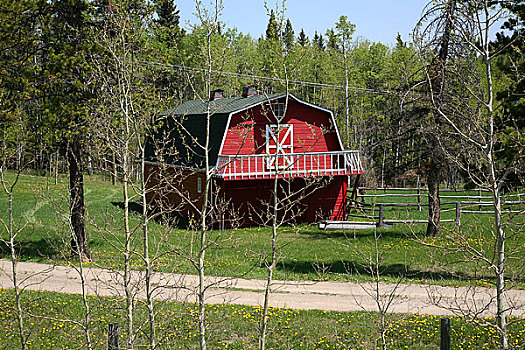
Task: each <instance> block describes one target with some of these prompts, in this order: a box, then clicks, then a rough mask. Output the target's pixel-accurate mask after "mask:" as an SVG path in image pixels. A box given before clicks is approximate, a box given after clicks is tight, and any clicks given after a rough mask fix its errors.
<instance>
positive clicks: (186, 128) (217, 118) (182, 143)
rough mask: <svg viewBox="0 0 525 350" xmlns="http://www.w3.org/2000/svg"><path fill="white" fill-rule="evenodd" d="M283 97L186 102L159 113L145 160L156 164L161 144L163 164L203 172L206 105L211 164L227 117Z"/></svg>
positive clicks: (147, 145) (219, 143) (217, 153)
mask: <svg viewBox="0 0 525 350" xmlns="http://www.w3.org/2000/svg"><path fill="white" fill-rule="evenodd" d="M285 96H286V94H282V93H280V94H272V95H255V96H249V97H230V98H220V99H217V100H214V101H209V102H208V101H201V100H194V101H188V102H185V103H183V104H181V105H180V106H178V107H176V108H172V109H170V110H167V111H165V112H163V113H161V118H160V120H159V123H160V125H159V127H157V131H156V132H155V133H154V134H153V135H151V136H150V137H149V138H148V140H147V142H146V160H148V161H150V162H158V161H160V159H158V156H157V155H158V153H159V152H161V151H162V150H160V149H159V146H158V145H160V144H162V145H163V146H162V147H163V148H164V149H165V150H168V152H166V151H164V153H165V155H164V156H163V159H164V161H166V162H167V163H169V164H172V165H179V166H185V167H189V168H197V169H202V168H203V167H204V159H205V158H204V150H203V148H202V147H201V145H204V143H205V140H206V119H207V115H208V113H207V105H208V104H209V106H210V114H211V115H210V135H209V153H208V159H209V162H210V164H212V165H214V164H215V163H216V162H217V159H218V156H219V150H220V146H221V144H222V139H223V137H224V133H225V130H226V128H227V127H228V125H227V124H228V119H229V115H230V114H231V113H234V112H238V111H242V110H244V109H246V108H250V107H254V106H257V105H259V104H261V103H265V102H269V101H273V100H276V99H279V98H281V97H285Z"/></svg>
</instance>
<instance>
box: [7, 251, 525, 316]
mask: <svg viewBox="0 0 525 350" xmlns="http://www.w3.org/2000/svg"><path fill="white" fill-rule="evenodd" d="M17 274H18V279H19V281H20V283H21V286H22V287H23V289H28V290H45V291H55V292H61V293H70V294H80V293H82V283H81V281H82V279H81V274H80V273H79V270H78V268H75V267H72V266H59V265H49V264H39V263H32V262H19V263H18V264H17ZM83 276H84V281H85V286H86V291H87V293H88V294H91V295H104V296H121V297H123V296H124V288H123V286H122V284H123V283H122V282H123V274H122V272H121V271H111V270H107V269H99V268H84V269H83ZM152 281H153V285H154V286H155V289H154V298H155V299H157V300H174V301H183V302H184V301H189V302H194V301H196V300H197V299H196V293H195V291H196V286H197V283H198V279H197V276H193V275H181V274H171V273H155V274H154V276H153V279H152ZM131 283H132V285H133V290H134V293H135V296H136V297H137V298H144V297H145V296H144V288H143V286H144V273H143V272H140V271H134V272H133V274H132V277H131ZM264 283H265V281H263V280H250V279H238V278H224V277H208V278H207V279H206V284H207V285H208V290H207V298H206V301H207V302H208V303H213V304H223V303H228V304H244V305H251V306H260V305H262V302H263V289H264ZM0 287H1V288H13V282H12V265H11V262H10V261H8V260H0ZM378 290H379V293H377V291H378ZM272 291H273V293H272V295H271V299H270V304H271V305H272V306H274V307H287V308H292V309H319V310H333V311H363V310H366V311H378V302H377V300H380V304H381V305H386V303H387V302H389V301H391V303H390V306H389V307H388V312H392V313H414V314H426V315H438V316H439V315H471V316H472V315H473V314H476V315H478V316H479V315H483V316H494V312H495V307H496V299H495V293H494V290H493V289H487V288H482V287H471V288H468V287H442V286H426V285H420V284H400V285H395V284H387V283H380V284H378V285H375V284H373V283H363V284H356V283H345V282H313V281H275V282H274V283H273V285H272ZM377 295H379V298H377ZM507 298H508V306H509V309H510V310H511V314H512V316H518V317H524V315H525V291H523V290H509V291H507Z"/></svg>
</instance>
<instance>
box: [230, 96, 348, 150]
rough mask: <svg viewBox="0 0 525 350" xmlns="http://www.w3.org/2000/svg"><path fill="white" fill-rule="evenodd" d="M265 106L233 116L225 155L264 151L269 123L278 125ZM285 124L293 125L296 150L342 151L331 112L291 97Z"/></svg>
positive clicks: (284, 120)
mask: <svg viewBox="0 0 525 350" xmlns="http://www.w3.org/2000/svg"><path fill="white" fill-rule="evenodd" d="M265 111H267V109H265V108H264V107H263V106H262V105H260V106H256V107H254V108H253V109H251V110H249V111H245V112H240V113H237V114H234V115H233V116H232V120H231V121H230V125H229V129H228V132H227V134H226V139H225V140H224V144H223V149H222V152H221V154H223V155H237V154H239V155H248V154H264V153H265V151H266V149H265V142H266V140H265V139H266V129H265V128H266V125H267V124H275V123H276V121H275V119H274V118H273V117H272V116H271V113H270V112H269V111H268V113H266V112H265ZM286 114H287V116H286V117H285V118H284V119H283V120H282V121H281V123H282V124H293V125H294V130H293V132H294V137H293V143H294V153H308V152H327V151H341V146H340V145H339V142H338V139H337V134H336V132H335V128H334V126H333V125H332V121H331V118H330V114H329V113H328V112H325V111H322V110H319V109H317V108H314V107H311V106H308V105H304V104H302V103H298V102H296V101H295V100H293V99H290V102H289V106H288V111H287V113H286Z"/></svg>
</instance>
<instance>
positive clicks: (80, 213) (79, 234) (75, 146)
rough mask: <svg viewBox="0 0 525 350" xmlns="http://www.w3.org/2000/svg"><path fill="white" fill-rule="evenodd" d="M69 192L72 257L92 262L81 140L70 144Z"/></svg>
mask: <svg viewBox="0 0 525 350" xmlns="http://www.w3.org/2000/svg"><path fill="white" fill-rule="evenodd" d="M68 161H69V191H70V200H71V203H70V209H71V226H72V228H73V232H72V236H73V237H72V238H71V255H72V256H73V257H75V256H80V257H81V258H82V259H85V260H91V252H90V251H89V248H88V242H87V240H86V223H85V217H84V214H85V206H84V174H83V173H82V151H81V144H80V140H78V139H75V140H73V141H72V142H70V144H69V152H68Z"/></svg>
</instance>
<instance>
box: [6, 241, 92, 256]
mask: <svg viewBox="0 0 525 350" xmlns="http://www.w3.org/2000/svg"><path fill="white" fill-rule="evenodd" d="M98 245H100V242H97V241H93V240H91V241H89V247H90V248H93V247H95V246H98ZM69 249H70V247H69V242H65V241H64V239H62V237H46V238H40V239H38V240H26V241H22V242H17V243H16V247H15V250H16V254H17V257H18V259H20V260H33V259H35V260H48V259H62V258H64V257H67V256H69V253H70V251H69ZM0 258H1V259H10V258H11V249H10V248H9V246H8V245H7V244H6V243H2V244H1V245H0Z"/></svg>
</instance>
